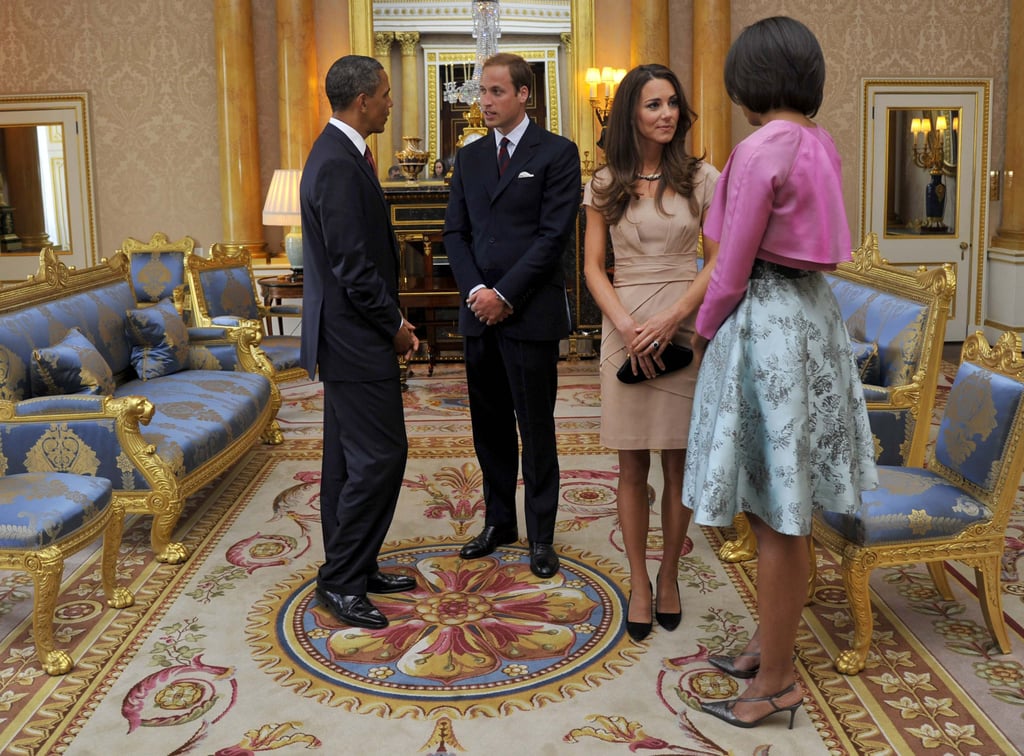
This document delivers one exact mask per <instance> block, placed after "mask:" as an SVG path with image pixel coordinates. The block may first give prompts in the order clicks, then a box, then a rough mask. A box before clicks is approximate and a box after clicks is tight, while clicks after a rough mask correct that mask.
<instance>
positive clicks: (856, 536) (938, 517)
mask: <svg viewBox="0 0 1024 756" xmlns="http://www.w3.org/2000/svg"><path fill="white" fill-rule="evenodd" d="M822 517H823V519H824V520H825V522H826V523H828V525H829V527H831V528H832V529H833V530H836V531H837V532H839V533H840V534H841V535H842V536H843V537H844V538H846V539H847V540H848V541H851V542H853V543H856V544H860V545H870V544H878V543H892V542H896V541H916V540H921V539H925V538H941V537H947V536H952V535H956V534H957V533H959V532H961V531H962V530H963V529H964V528H966V527H968V526H969V525H973V524H975V523H977V522H985V521H988V520H990V519H992V512H991V510H989V508H988V507H986V506H985V505H984V504H982V503H981V502H980V501H978V500H977V499H975V498H974V497H973V496H971V495H970V494H968V493H966V492H964V491H962V490H961V489H959V488H957V487H956V486H954V485H952V484H951V483H949V482H948V481H946V479H945V478H943V477H942V476H940V475H939V474H937V473H935V472H933V471H931V470H923V469H920V468H916V467H889V466H883V465H879V467H878V488H876V489H874V490H872V491H864V492H863V493H861V506H860V509H858V510H857V511H856V512H855V513H854V514H850V515H841V514H837V513H835V512H823V513H822Z"/></svg>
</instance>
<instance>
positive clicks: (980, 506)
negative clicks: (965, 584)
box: [811, 332, 1024, 675]
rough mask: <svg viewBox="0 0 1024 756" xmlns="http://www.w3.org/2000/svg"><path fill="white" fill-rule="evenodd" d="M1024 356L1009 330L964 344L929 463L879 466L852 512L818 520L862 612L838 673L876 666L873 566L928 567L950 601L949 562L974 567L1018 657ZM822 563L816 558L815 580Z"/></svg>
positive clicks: (855, 611)
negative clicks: (1003, 576)
mask: <svg viewBox="0 0 1024 756" xmlns="http://www.w3.org/2000/svg"><path fill="white" fill-rule="evenodd" d="M1022 399H1024V360H1022V358H1021V339H1020V337H1019V336H1018V335H1017V334H1016V333H1012V332H1007V333H1004V334H1003V335H1002V336H1001V337H1000V338H999V340H998V341H997V342H996V344H995V345H994V346H990V345H989V343H988V341H987V340H986V339H985V337H984V335H983V334H982V333H980V332H978V333H975V334H973V335H972V336H970V337H968V339H967V340H966V341H965V342H964V344H963V350H962V353H961V362H960V367H959V370H958V371H957V374H956V379H955V380H954V381H953V386H952V388H951V389H950V391H949V397H948V400H947V404H946V408H945V411H944V412H943V416H942V420H941V422H940V424H939V430H938V436H937V437H936V440H935V446H934V448H933V449H932V450H931V451H929V453H928V458H927V466H926V467H917V466H912V467H900V466H890V465H880V466H879V468H878V473H879V481H880V485H879V487H878V488H877V489H875V490H873V491H866V492H864V493H863V494H862V496H861V506H860V509H859V510H858V511H857V512H855V513H854V514H852V515H838V514H833V513H825V514H820V515H817V516H816V517H815V521H814V537H815V538H816V539H817V540H818V541H819V542H820V543H822V544H823V545H825V546H827V547H829V548H830V549H832V550H834V551H835V552H837V553H838V554H840V555H841V557H842V566H841V569H842V574H843V581H844V583H845V585H846V593H847V600H848V601H849V604H850V612H851V614H852V615H853V625H854V631H853V643H852V645H851V647H850V648H849V649H847V650H845V651H843V652H842V653H840V654H839V656H838V658H837V659H836V661H835V666H836V669H837V670H839V671H840V672H842V673H844V674H849V675H852V674H857V673H858V672H860V670H862V669H863V668H864V666H865V664H866V662H867V658H868V653H869V650H870V646H871V633H872V626H873V620H872V616H871V597H870V593H869V587H868V579H869V578H870V575H871V570H873V569H875V568H877V567H891V566H893V565H899V564H916V563H922V562H923V563H926V564H927V565H928V568H929V572H930V573H931V575H932V578H933V580H934V582H935V586H936V589H937V590H938V592H939V594H940V595H941V596H942V598H943V599H945V600H947V601H951V600H953V594H952V592H951V591H950V589H949V582H948V580H947V578H946V573H945V571H944V569H943V565H942V563H943V562H944V561H946V560H950V559H952V560H957V561H960V562H963V563H964V564H967V565H968V566H971V567H973V568H974V574H975V578H976V582H977V589H978V600H979V601H980V603H981V610H982V614H983V615H984V617H985V622H986V624H987V625H988V629H989V632H990V633H991V634H992V637H993V639H994V640H995V643H996V645H997V646H998V647H999V650H1000V651H1001V652H1002V653H1009V651H1010V640H1009V638H1008V636H1007V633H1006V624H1005V621H1004V618H1003V608H1002V598H1001V591H1000V585H999V574H1000V559H1001V557H1002V554H1003V550H1004V548H1005V532H1006V528H1007V525H1008V523H1009V519H1010V514H1011V511H1012V509H1013V507H1014V503H1015V501H1016V498H1017V490H1018V486H1019V484H1020V479H1021V472H1022V470H1024V444H1022V443H1021V440H1022V437H1024V401H1022ZM814 567H815V560H813V559H812V560H811V569H812V584H813V579H814V574H813V571H814Z"/></svg>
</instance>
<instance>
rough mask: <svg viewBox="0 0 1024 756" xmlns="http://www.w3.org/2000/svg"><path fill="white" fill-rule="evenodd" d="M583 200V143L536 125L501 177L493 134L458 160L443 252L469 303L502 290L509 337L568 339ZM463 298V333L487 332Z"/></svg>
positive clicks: (503, 324)
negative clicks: (568, 257)
mask: <svg viewBox="0 0 1024 756" xmlns="http://www.w3.org/2000/svg"><path fill="white" fill-rule="evenodd" d="M579 203H580V158H579V150H578V149H577V148H576V145H575V144H574V143H573V142H571V141H569V140H568V139H566V138H565V137H561V136H558V135H556V134H552V133H551V132H549V131H547V130H546V129H543V128H541V127H540V126H538V125H537V124H536V123H533V122H531V123H530V125H529V126H528V127H527V129H526V131H525V133H524V134H523V138H522V139H521V140H520V142H519V144H518V145H516V148H515V151H514V152H513V153H512V159H511V162H510V163H509V165H508V168H507V169H506V170H505V173H504V175H502V176H501V177H500V178H499V176H498V160H497V149H496V148H495V142H494V133H493V132H491V133H490V134H488V135H487V136H486V137H484V138H482V139H478V140H476V141H475V142H472V143H470V144H468V145H466V146H465V147H462V148H461V149H460V150H459V151H458V152H457V153H456V157H455V168H454V170H453V173H452V181H451V189H450V194H449V198H448V209H447V212H446V214H445V221H444V247H445V251H446V253H447V254H448V260H449V263H450V264H451V266H452V272H453V274H454V275H455V281H456V283H457V284H458V287H459V292H460V293H461V294H462V299H463V300H465V299H466V297H468V296H469V292H470V291H471V290H472V289H473V288H474V287H475V286H477V285H478V284H484V285H485V286H487V287H489V288H492V289H497V290H498V291H499V292H500V293H501V295H502V296H503V297H505V299H506V300H508V302H509V303H510V304H511V305H512V308H513V313H512V315H510V316H509V317H508V318H506V319H505V320H503V321H502V322H501V323H498V324H497V325H496V326H493V327H495V328H501V329H503V332H504V333H505V335H507V336H509V337H511V338H515V339H524V340H558V339H562V338H565V337H566V336H568V335H569V332H570V330H571V325H570V322H569V301H568V297H567V296H566V291H565V276H564V273H563V269H562V256H563V254H564V253H565V248H566V244H567V243H568V240H569V235H570V233H571V231H572V228H573V224H574V223H575V222H576V217H577V212H578V210H579ZM486 327H487V326H485V325H484V324H483V323H481V322H480V321H479V320H478V319H477V318H476V317H475V316H474V315H473V313H472V312H471V311H470V309H469V307H468V306H467V305H466V304H465V301H463V305H462V307H461V309H460V312H459V330H460V332H461V333H462V334H463V335H465V336H479V335H481V334H482V333H483V331H484V328H486Z"/></svg>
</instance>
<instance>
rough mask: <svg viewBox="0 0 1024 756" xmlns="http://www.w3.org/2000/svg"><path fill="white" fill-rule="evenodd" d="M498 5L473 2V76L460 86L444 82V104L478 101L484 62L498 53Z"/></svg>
mask: <svg viewBox="0 0 1024 756" xmlns="http://www.w3.org/2000/svg"><path fill="white" fill-rule="evenodd" d="M499 5H500V3H499V2H498V0H473V39H475V40H476V61H475V62H474V64H473V76H472V77H471V78H469V79H466V81H464V82H462V83H461V84H458V83H456V82H455V81H446V82H445V83H444V101H445V102H447V103H450V104H455V103H457V102H461V103H462V104H463V105H472V104H474V103H476V102H478V101H479V100H480V77H481V75H482V74H483V67H484V61H486V60H487V59H488V58H489V57H491V56H492V55H494V54H495V53H496V52H498V38H499V37H500V36H501V25H500V23H499V20H498V16H499V14H500V9H499Z"/></svg>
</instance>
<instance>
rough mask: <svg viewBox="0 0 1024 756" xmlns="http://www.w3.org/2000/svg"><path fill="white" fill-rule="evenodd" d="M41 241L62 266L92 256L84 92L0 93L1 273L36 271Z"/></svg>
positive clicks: (84, 262) (15, 275)
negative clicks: (61, 259) (62, 261)
mask: <svg viewBox="0 0 1024 756" xmlns="http://www.w3.org/2000/svg"><path fill="white" fill-rule="evenodd" d="M47 245H50V246H53V247H54V248H55V249H57V250H58V252H59V254H61V255H62V256H65V258H66V260H65V262H66V264H68V265H76V266H79V267H87V266H89V265H94V264H96V263H97V262H98V258H97V256H96V245H95V235H94V223H93V193H92V169H91V162H90V153H89V122H88V107H87V97H86V94H85V93H84V92H82V93H71V94H45V95H0V259H2V260H3V272H2V276H3V280H6V281H16V280H21V279H23V278H24V277H25V276H28V275H31V274H32V273H35V272H36V270H37V269H38V259H39V250H40V249H41V248H42V247H43V246H47Z"/></svg>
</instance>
